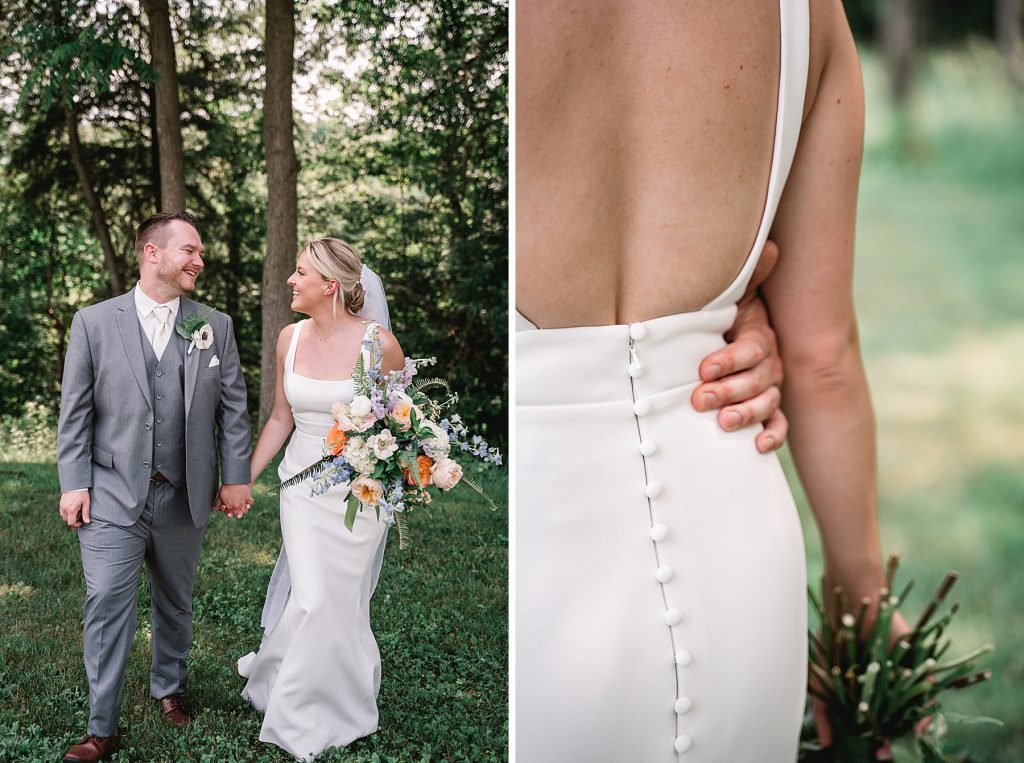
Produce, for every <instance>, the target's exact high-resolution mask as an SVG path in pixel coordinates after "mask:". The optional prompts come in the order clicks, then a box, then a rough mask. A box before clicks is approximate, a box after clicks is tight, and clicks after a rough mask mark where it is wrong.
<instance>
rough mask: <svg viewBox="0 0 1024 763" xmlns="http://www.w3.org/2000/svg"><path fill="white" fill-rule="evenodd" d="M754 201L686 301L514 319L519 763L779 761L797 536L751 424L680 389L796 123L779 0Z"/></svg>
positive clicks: (801, 648)
mask: <svg viewBox="0 0 1024 763" xmlns="http://www.w3.org/2000/svg"><path fill="white" fill-rule="evenodd" d="M780 6H781V14H780V17H781V25H780V26H781V35H782V43H781V51H782V57H781V59H782V60H781V66H780V70H781V71H780V87H779V99H778V115H777V118H776V128H775V146H774V150H773V160H772V169H771V174H770V179H769V187H768V197H767V203H766V206H765V210H764V214H763V219H762V221H761V226H760V230H759V232H758V235H757V238H756V240H755V242H754V246H753V248H752V253H751V255H750V256H749V257H748V260H747V262H746V263H745V265H744V266H743V268H742V269H741V271H740V273H739V275H738V276H737V277H736V279H735V280H734V282H733V283H732V284H731V285H730V286H729V287H728V288H727V289H726V290H725V292H723V293H722V295H720V296H719V297H718V298H716V299H715V300H713V301H712V302H711V303H710V304H709V305H708V306H707V307H705V308H704V309H702V310H699V311H695V312H691V313H683V314H679V315H670V316H665V317H661V318H656V319H654V320H650V321H644V322H642V323H634V324H630V325H613V326H591V327H579V328H566V329H542V330H537V329H536V327H534V326H533V325H532V324H530V322H529V321H527V320H526V319H525V318H524V317H523V316H521V315H518V314H517V316H516V328H517V331H516V351H517V355H516V358H517V372H516V373H517V376H516V381H515V384H516V387H515V388H516V395H517V399H516V423H517V428H516V433H517V442H516V457H517V459H518V461H517V467H516V473H517V484H516V489H517V493H516V495H517V502H516V505H517V514H516V520H515V540H516V558H515V583H516V589H515V607H516V644H515V648H516V662H515V665H516V684H515V687H516V694H515V702H516V715H515V723H516V725H515V754H516V760H518V761H522V763H545V762H546V761H551V762H552V763H555V762H558V763H564V762H566V761H570V762H575V761H643V763H663V762H664V763H669V762H675V763H691V762H693V763H792V762H793V761H795V760H796V755H797V747H798V741H799V732H800V725H801V719H802V715H803V708H804V697H805V686H806V660H807V641H806V637H807V636H806V633H807V631H806V628H807V608H806V603H805V602H806V598H805V597H806V572H805V559H804V548H803V538H802V533H801V528H800V524H799V519H798V516H797V512H796V508H795V505H794V502H793V498H792V495H791V493H790V490H789V487H788V485H787V482H786V478H785V476H784V474H783V471H782V468H781V466H780V464H779V460H778V458H777V457H776V456H775V455H774V454H770V455H762V454H760V453H758V452H757V449H756V447H755V444H754V439H755V437H756V435H757V433H758V431H760V427H759V426H758V427H749V428H746V429H743V430H740V431H736V432H724V431H722V430H721V429H720V428H719V427H718V424H717V421H716V413H715V412H710V413H698V412H696V411H695V410H694V409H693V407H692V405H691V402H690V395H691V394H692V392H693V390H694V388H695V387H696V385H697V384H698V383H699V377H698V366H699V363H700V361H701V360H702V359H703V358H704V357H705V356H706V355H707V354H708V353H710V352H712V351H714V350H716V349H718V348H720V347H722V346H724V344H725V341H724V339H723V333H724V332H725V331H727V330H728V329H729V327H730V326H731V325H732V322H733V319H734V317H735V314H736V307H735V305H736V302H737V301H738V299H739V297H740V296H741V295H742V293H743V291H744V289H745V287H746V284H747V282H748V280H749V278H750V275H751V273H752V272H753V269H754V266H755V265H756V260H757V253H759V252H760V251H761V248H762V246H763V245H764V242H765V240H766V238H767V235H768V230H769V228H770V227H771V223H772V220H773V219H774V215H775V210H776V208H777V205H778V201H779V197H780V195H781V192H782V188H783V185H784V184H785V180H786V177H787V175H788V172H789V167H790V165H791V163H792V158H793V153H794V151H795V147H796V141H797V137H798V133H799V127H800V121H801V117H802V111H803V97H804V89H805V84H806V76H807V55H808V19H807V3H806V0H803V1H802V2H798V1H796V0H794V1H793V2H790V0H782V1H781V3H780Z"/></svg>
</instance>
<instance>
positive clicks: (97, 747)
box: [63, 729, 121, 763]
mask: <svg viewBox="0 0 1024 763" xmlns="http://www.w3.org/2000/svg"><path fill="white" fill-rule="evenodd" d="M120 746H121V729H118V730H117V733H116V734H114V735H113V736H109V737H98V736H93V735H92V734H86V735H85V738H84V739H82V741H81V742H79V743H78V744H76V745H75V746H74V747H72V748H71V749H70V750H68V751H67V752H66V753H64V761H63V763H96V761H99V760H106V759H107V758H109V757H110V756H111V755H113V754H114V753H115V752H117V748H118V747H120Z"/></svg>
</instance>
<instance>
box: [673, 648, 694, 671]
mask: <svg viewBox="0 0 1024 763" xmlns="http://www.w3.org/2000/svg"><path fill="white" fill-rule="evenodd" d="M691 659H692V658H691V657H690V653H689V652H687V651H686V650H685V649H680V650H679V651H678V652H676V665H682V666H683V667H684V668H685V667H686V666H687V665H689V664H690V660H691Z"/></svg>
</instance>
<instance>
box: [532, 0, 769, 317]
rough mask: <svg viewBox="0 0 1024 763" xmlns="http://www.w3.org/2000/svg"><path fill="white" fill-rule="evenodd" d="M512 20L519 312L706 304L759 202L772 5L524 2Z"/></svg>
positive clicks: (735, 256)
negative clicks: (515, 52) (515, 54)
mask: <svg viewBox="0 0 1024 763" xmlns="http://www.w3.org/2000/svg"><path fill="white" fill-rule="evenodd" d="M516 23H517V26H516V34H517V43H516V45H517V61H516V99H517V101H516V183H517V192H516V204H517V212H516V217H517V219H516V235H517V252H516V268H517V292H516V302H517V307H518V308H519V310H520V311H521V312H522V313H523V314H524V315H525V316H526V317H527V318H528V319H530V320H532V321H534V322H535V323H537V324H538V325H539V326H541V327H545V328H548V327H561V326H587V325H603V324H612V323H626V322H633V321H640V320H648V319H650V318H654V317H658V316H662V315H670V314H673V313H679V312H684V311H688V310H694V309H698V308H700V307H702V306H703V305H705V304H707V303H708V302H709V301H711V300H712V299H714V298H715V297H716V296H717V295H718V294H720V293H721V292H722V290H723V289H724V288H725V287H726V286H728V285H729V283H730V282H731V281H732V279H733V277H734V276H735V275H736V274H737V272H738V271H739V269H740V267H741V266H742V264H743V262H744V260H745V258H746V256H747V254H748V253H749V252H750V248H751V245H752V244H753V241H754V238H755V235H756V233H757V227H758V224H759V222H760V220H761V215H762V211H763V209H764V204H765V198H766V192H767V185H768V177H769V172H770V169H771V157H772V147H773V143H774V137H775V120H776V104H777V98H778V90H779V68H780V65H779V56H780V39H779V6H778V4H777V3H772V2H768V3H766V2H763V0H742V1H737V2H729V3H719V2H710V1H708V0H705V2H698V3H690V2H686V3H680V2H665V1H664V0H642V2H637V3H621V2H619V1H618V0H554V1H547V0H521V1H520V2H519V3H518V4H517V16H516Z"/></svg>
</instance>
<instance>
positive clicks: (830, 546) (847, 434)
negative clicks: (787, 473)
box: [783, 338, 883, 601]
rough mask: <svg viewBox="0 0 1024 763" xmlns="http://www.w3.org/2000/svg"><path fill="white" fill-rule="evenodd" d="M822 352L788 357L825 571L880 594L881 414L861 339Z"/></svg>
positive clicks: (788, 390)
mask: <svg viewBox="0 0 1024 763" xmlns="http://www.w3.org/2000/svg"><path fill="white" fill-rule="evenodd" d="M823 355H824V357H828V360H827V361H821V362H815V361H814V360H810V359H793V360H792V361H788V360H787V361H784V362H787V363H789V365H787V369H786V384H785V387H784V391H783V410H784V411H785V412H786V415H787V417H788V418H789V422H790V430H789V431H790V448H791V450H792V452H793V457H794V460H795V462H796V466H797V470H798V471H799V473H800V480H801V482H802V483H803V486H804V489H805V491H806V492H807V497H808V499H809V501H810V505H811V509H812V511H813V512H814V516H815V518H816V520H817V522H818V529H819V532H820V534H821V540H822V545H823V547H824V552H825V571H826V574H827V576H828V578H829V580H830V582H831V584H833V585H839V586H842V588H843V590H844V591H845V592H846V593H847V595H848V596H849V597H850V598H851V600H852V601H857V600H859V599H860V598H862V597H865V596H868V597H872V598H873V597H874V596H876V595H877V593H878V590H879V588H880V587H881V585H882V581H883V573H882V560H881V550H880V547H879V539H878V510H877V509H878V500H877V496H878V480H877V464H876V455H875V420H874V413H873V411H872V408H871V399H870V396H869V393H868V385H867V378H866V376H865V373H864V366H863V363H862V362H861V358H860V350H859V347H858V345H857V342H856V339H855V338H853V339H851V340H850V341H849V342H847V343H845V344H844V345H843V346H841V347H840V348H839V349H837V350H836V351H834V352H833V353H831V354H830V353H824V354H823Z"/></svg>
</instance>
